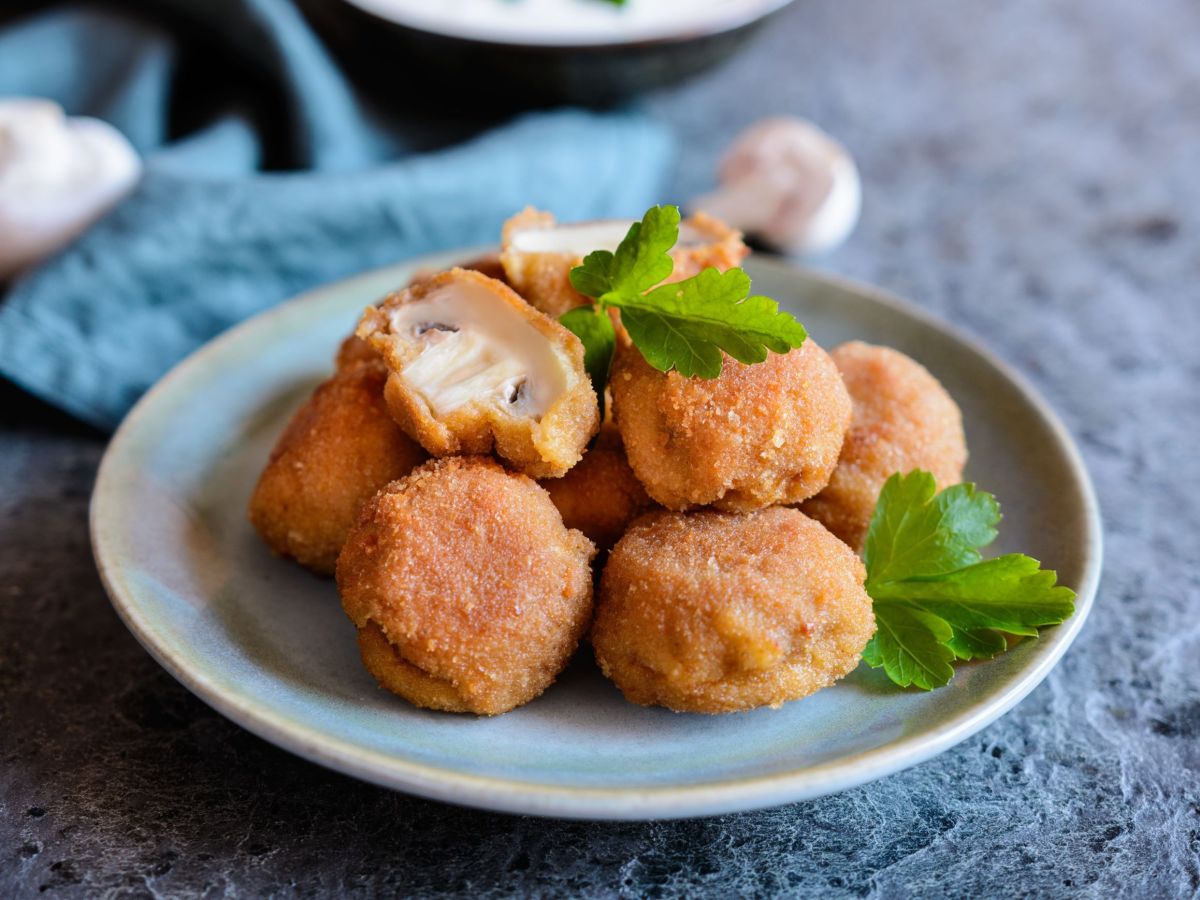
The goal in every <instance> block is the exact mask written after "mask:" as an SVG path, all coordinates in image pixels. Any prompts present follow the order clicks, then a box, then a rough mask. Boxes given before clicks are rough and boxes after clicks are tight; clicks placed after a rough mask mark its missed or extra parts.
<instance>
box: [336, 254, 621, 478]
mask: <svg viewBox="0 0 1200 900" xmlns="http://www.w3.org/2000/svg"><path fill="white" fill-rule="evenodd" d="M355 333H356V335H357V336H358V337H360V338H362V339H363V340H365V341H366V342H367V343H368V344H370V345H371V346H372V347H374V348H375V350H376V351H377V352H378V353H379V354H380V356H382V357H383V359H384V361H385V362H386V363H387V366H388V369H389V372H390V374H389V376H388V383H387V388H386V391H385V397H386V399H387V404H388V408H389V409H390V410H391V413H392V415H393V416H394V417H395V419H396V421H397V422H399V423H400V425H401V426H402V427H403V428H404V430H405V431H406V432H407V433H408V434H409V435H411V436H412V437H413V438H414V439H415V440H416V441H418V442H419V443H420V444H421V446H423V447H424V448H425V449H426V450H428V451H429V452H430V453H432V454H434V455H435V456H455V455H460V454H480V453H489V452H491V451H492V450H495V452H496V454H497V455H498V456H500V457H501V458H503V459H505V460H506V461H508V462H509V463H510V464H511V465H512V466H513V467H514V468H516V469H518V470H520V471H522V472H524V473H525V474H527V475H530V476H531V477H534V478H547V477H556V476H558V475H562V474H563V473H564V472H566V471H567V470H568V469H570V468H571V466H573V465H575V463H576V462H578V461H579V458H580V456H581V455H582V454H583V450H584V448H585V447H586V446H587V442H588V440H589V439H590V438H591V437H592V435H594V434H595V433H596V430H597V429H598V428H599V425H600V412H599V407H598V405H597V403H596V394H595V391H593V390H592V385H591V382H590V380H589V379H588V376H587V373H586V372H585V371H584V368H583V345H582V344H581V343H580V342H579V339H578V338H577V337H575V335H573V334H571V332H569V331H567V329H565V328H563V327H562V326H561V325H559V324H558V323H557V322H555V321H553V320H552V319H549V318H547V317H546V316H544V315H542V314H541V313H540V312H538V311H537V310H535V309H533V308H532V307H531V306H530V305H529V304H527V303H525V301H523V300H522V299H521V298H520V297H519V296H517V295H516V294H515V293H514V292H513V291H512V289H511V288H509V287H508V286H506V285H504V284H502V283H501V282H499V281H496V280H495V279H494V278H488V277H486V276H484V275H481V274H480V273H478V272H472V271H468V270H466V269H451V270H450V271H449V272H443V273H441V274H440V275H436V276H434V277H433V278H431V279H429V280H428V281H424V282H421V283H420V284H417V285H414V286H412V287H409V288H406V289H405V290H403V291H400V292H399V293H396V294H393V295H391V296H390V297H388V298H386V299H385V300H384V301H383V303H381V304H380V305H379V306H377V307H370V308H368V309H367V310H366V311H365V312H364V313H363V316H362V319H361V320H360V321H359V324H358V329H357V331H356V332H355Z"/></svg>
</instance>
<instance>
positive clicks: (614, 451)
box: [541, 424, 656, 554]
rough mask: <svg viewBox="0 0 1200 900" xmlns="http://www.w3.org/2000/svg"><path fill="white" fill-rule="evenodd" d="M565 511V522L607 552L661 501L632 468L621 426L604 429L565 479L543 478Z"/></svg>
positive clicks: (562, 512)
mask: <svg viewBox="0 0 1200 900" xmlns="http://www.w3.org/2000/svg"><path fill="white" fill-rule="evenodd" d="M541 485H542V487H544V488H545V489H546V491H547V493H549V494H550V499H551V500H552V501H554V505H555V506H556V507H558V511H559V512H560V513H561V514H562V519H563V524H564V525H566V526H567V527H568V528H577V529H579V530H580V531H582V532H583V533H584V534H586V535H587V536H588V538H589V539H590V540H591V541H592V543H594V544H595V545H596V547H597V548H598V549H599V551H600V553H601V554H603V553H606V552H607V551H608V550H609V548H611V547H612V545H613V544H615V543H616V542H617V539H618V538H620V537H621V535H622V534H624V533H625V528H626V526H628V525H629V523H630V522H632V521H633V520H634V519H636V518H637V517H638V516H640V515H641V514H642V513H644V512H647V511H649V510H650V509H652V508H654V506H655V505H656V504H655V502H654V501H653V500H651V499H650V497H649V495H648V494H647V493H646V489H645V488H644V487H642V483H641V482H640V481H638V480H637V476H635V475H634V474H633V469H631V468H629V461H628V460H627V459H626V458H625V448H624V447H623V446H622V444H621V435H620V432H618V431H617V429H616V427H615V426H613V425H611V424H606V425H604V426H603V427H602V428H601V429H600V434H599V435H598V436H597V437H596V441H595V443H593V444H592V446H591V447H590V448H588V451H587V452H586V453H584V454H583V459H581V460H580V461H579V463H578V465H576V466H575V467H574V468H573V469H571V471H569V472H568V473H567V474H566V475H564V476H563V477H562V478H548V479H546V480H545V481H542V482H541Z"/></svg>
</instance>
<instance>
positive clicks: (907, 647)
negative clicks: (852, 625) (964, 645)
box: [863, 603, 955, 691]
mask: <svg viewBox="0 0 1200 900" xmlns="http://www.w3.org/2000/svg"><path fill="white" fill-rule="evenodd" d="M875 625H876V628H877V630H876V632H875V636H874V637H873V638H871V641H870V643H868V644H867V646H866V649H864V650H863V659H864V660H866V662H867V665H869V666H872V667H874V668H876V669H878V668H880V667H881V666H882V667H883V670H884V672H886V673H887V676H888V678H890V679H892V681H894V682H896V684H900V685H905V686H908V685H910V684H915V685H916V686H917V687H920V688H924V689H925V690H927V691H928V690H931V689H932V688H935V687H940V686H941V685H943V684H945V683H946V682H947V681H949V680H950V679H951V678H952V677H954V667H953V666H951V665H950V661H951V660H953V659H954V656H955V654H954V651H953V650H952V649H951V648H950V647H948V646H947V642H948V641H949V640H950V639H951V637H952V636H953V633H954V632H953V629H952V628H951V627H950V626H949V625H947V624H946V623H945V622H944V621H942V620H941V619H939V618H938V617H937V616H934V615H930V614H929V613H925V612H922V611H921V610H919V609H913V608H911V607H908V606H904V605H902V604H896V603H894V604H888V605H885V606H882V607H881V606H876V607H875Z"/></svg>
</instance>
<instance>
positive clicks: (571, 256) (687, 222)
mask: <svg viewBox="0 0 1200 900" xmlns="http://www.w3.org/2000/svg"><path fill="white" fill-rule="evenodd" d="M632 224H633V222H632V220H628V219H604V220H600V221H595V222H575V223H569V224H563V225H560V224H559V223H558V221H557V220H556V219H555V218H554V216H553V214H551V213H548V212H541V211H539V210H536V209H534V208H533V207H527V208H526V209H524V210H523V211H522V212H519V213H517V215H515V216H513V217H512V218H511V219H509V220H508V221H507V222H505V223H504V230H503V233H502V237H501V248H500V262H501V264H502V265H503V266H504V271H505V273H506V274H507V276H508V282H509V284H511V285H512V286H513V287H514V288H515V289H516V291H517V293H519V294H520V295H521V296H522V297H524V298H525V299H526V300H528V301H529V302H530V303H531V304H533V305H534V306H536V307H537V308H538V309H540V310H541V311H542V312H544V313H545V314H546V315H548V316H550V317H552V318H555V319H557V318H558V317H559V316H561V315H562V314H563V313H565V312H566V311H567V310H570V309H574V308H575V307H576V306H583V305H584V304H586V303H589V302H590V301H589V300H588V299H587V298H586V297H584V296H583V295H582V294H580V293H579V292H577V291H576V290H575V289H574V288H573V287H571V278H570V275H571V269H573V268H574V267H575V266H577V265H579V263H580V262H582V261H583V257H585V256H586V255H587V254H589V253H591V252H592V251H593V250H610V251H611V250H616V249H617V245H618V244H620V243H621V240H622V239H623V238H624V237H625V234H626V232H628V231H629V226H630V225H632ZM749 252H750V251H749V249H748V248H747V247H746V245H745V244H744V243H743V242H742V235H741V234H740V233H739V232H737V231H734V230H733V229H732V228H730V227H729V226H727V225H726V224H725V223H724V222H721V221H720V220H718V219H714V218H713V217H712V216H708V215H705V214H704V213H697V214H696V215H694V216H690V217H688V218H687V219H684V220H683V222H681V223H680V225H679V242H678V243H677V244H676V245H675V249H674V250H672V251H671V257H672V259H673V260H674V261H675V270H674V271H673V272H672V273H671V276H670V277H669V278H668V279H667V281H669V282H670V281H682V280H683V279H684V278H690V277H691V276H693V275H695V274H696V273H697V272H699V271H700V270H701V269H707V268H711V267H715V268H718V269H720V270H721V271H724V270H725V269H731V268H733V267H734V266H737V265H738V264H740V263H741V261H742V260H743V259H745V257H746V254H747V253H749Z"/></svg>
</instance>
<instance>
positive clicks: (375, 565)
mask: <svg viewBox="0 0 1200 900" xmlns="http://www.w3.org/2000/svg"><path fill="white" fill-rule="evenodd" d="M594 554H595V548H594V547H593V546H592V543H591V542H590V541H589V540H588V539H587V538H586V537H584V536H583V535H582V534H581V533H580V532H578V531H573V530H571V529H568V528H567V527H565V526H564V525H563V523H562V518H561V517H560V516H559V514H558V510H556V509H555V508H554V504H553V503H551V502H550V498H549V496H547V494H546V492H545V491H544V490H542V489H541V488H540V487H538V485H537V484H536V482H534V481H532V480H531V479H529V478H527V477H525V476H523V475H518V474H514V473H510V472H507V471H505V470H504V469H503V468H501V467H500V466H499V465H498V464H497V463H496V462H495V461H493V460H490V459H485V458H482V457H453V458H449V459H440V460H431V461H429V462H428V463H426V464H425V465H423V466H421V467H420V468H418V469H416V470H414V471H413V472H412V473H411V474H410V475H409V476H408V477H406V478H403V479H401V480H399V481H396V482H394V483H392V484H390V485H389V486H388V487H386V488H385V489H384V490H382V491H380V492H379V493H378V494H377V495H376V496H375V498H374V499H372V500H371V501H370V502H368V503H367V504H366V505H365V506H364V507H363V510H362V514H361V516H360V517H359V520H358V524H357V525H356V527H355V528H354V530H353V531H352V532H351V534H350V537H349V539H348V540H347V541H346V546H345V549H344V550H343V551H342V555H341V557H340V558H339V559H338V565H337V583H338V590H339V591H340V593H341V597H342V606H343V607H344V609H345V610H346V613H347V615H348V616H349V617H350V619H351V620H352V621H353V622H354V624H355V626H356V627H357V628H358V630H359V631H358V634H359V649H360V650H361V652H362V657H363V662H364V663H365V665H366V667H367V669H368V670H369V671H370V672H371V674H372V675H374V676H375V678H376V679H377V680H378V681H379V683H380V684H381V685H382V686H383V687H385V688H387V689H388V690H390V691H393V692H394V693H396V694H399V695H400V696H401V697H404V698H405V699H406V700H408V701H410V702H411V703H414V704H416V705H417V706H423V707H427V708H429V709H441V710H448V711H452V712H473V713H478V714H481V715H497V714H499V713H503V712H507V711H508V710H510V709H513V708H514V707H517V706H520V705H521V704H523V703H528V702H529V701H530V700H532V699H534V698H535V697H537V696H538V695H539V694H541V693H542V691H543V690H545V689H546V687H547V686H549V685H550V684H551V683H552V682H553V681H554V679H555V678H556V677H557V675H558V673H559V672H560V671H562V668H563V667H564V666H565V665H566V663H567V661H568V660H569V659H570V657H571V655H572V653H574V651H575V648H576V646H577V645H578V643H579V639H580V637H581V636H582V635H583V633H584V631H585V630H586V629H587V625H588V621H589V619H590V618H591V612H592V577H591V570H590V567H589V564H590V562H591V559H592V556H593V555H594Z"/></svg>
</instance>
